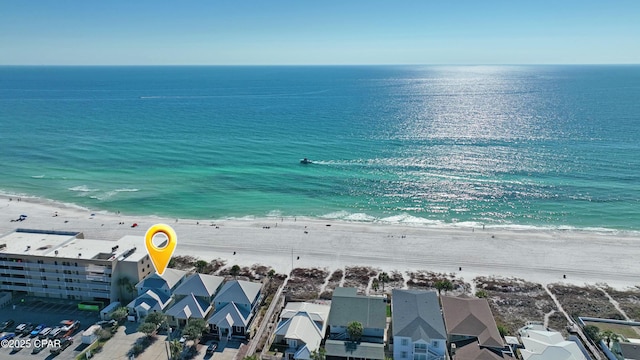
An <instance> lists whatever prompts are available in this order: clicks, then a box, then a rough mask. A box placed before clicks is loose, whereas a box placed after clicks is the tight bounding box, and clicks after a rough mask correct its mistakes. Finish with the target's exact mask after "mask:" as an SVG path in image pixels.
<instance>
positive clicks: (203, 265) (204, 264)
mask: <svg viewBox="0 0 640 360" xmlns="http://www.w3.org/2000/svg"><path fill="white" fill-rule="evenodd" d="M207 265H208V263H207V262H206V261H204V260H198V261H196V263H195V267H196V272H197V273H203V272H204V270H205V268H206V267H207Z"/></svg>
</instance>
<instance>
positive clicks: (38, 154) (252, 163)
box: [0, 66, 640, 230]
mask: <svg viewBox="0 0 640 360" xmlns="http://www.w3.org/2000/svg"><path fill="white" fill-rule="evenodd" d="M638 99H640V66H475V67H474V66H466V67H455V66H451V67H448V66H433V67H430V66H403V67H391V66H386V67H0V109H1V110H0V124H1V129H0V164H2V170H1V171H0V190H2V191H4V192H8V193H20V194H29V195H34V196H39V197H44V198H50V199H54V200H58V201H62V202H69V203H75V204H79V205H82V206H85V207H89V208H91V209H102V210H108V211H121V212H123V213H131V214H156V215H163V216H170V217H190V218H201V219H204V218H224V217H245V216H256V217H261V216H311V217H328V218H340V219H347V220H358V221H387V222H405V223H424V224H430V225H446V224H467V225H471V224H478V225H479V224H487V225H491V226H496V225H505V226H532V227H551V228H557V227H577V228H609V229H619V230H640V141H639V140H638V139H640V101H638ZM302 157H309V158H310V159H312V160H314V162H315V163H314V164H311V165H301V164H299V160H300V158H302Z"/></svg>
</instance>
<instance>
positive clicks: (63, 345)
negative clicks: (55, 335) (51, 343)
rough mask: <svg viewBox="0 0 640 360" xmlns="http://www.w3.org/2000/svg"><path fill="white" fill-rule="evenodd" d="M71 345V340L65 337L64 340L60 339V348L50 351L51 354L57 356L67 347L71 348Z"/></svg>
mask: <svg viewBox="0 0 640 360" xmlns="http://www.w3.org/2000/svg"><path fill="white" fill-rule="evenodd" d="M71 344H73V338H71V337H66V338H64V339H62V341H61V342H60V346H58V347H55V348H53V349H51V353H52V354H54V355H58V354H60V353H61V352H62V351H64V349H66V348H68V347H69V346H71Z"/></svg>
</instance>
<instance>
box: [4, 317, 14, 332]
mask: <svg viewBox="0 0 640 360" xmlns="http://www.w3.org/2000/svg"><path fill="white" fill-rule="evenodd" d="M15 323H16V322H15V321H13V320H11V319H9V320H7V321H5V322H3V323H2V324H0V331H5V330H7V329H8V328H9V327H10V326H11V325H13V324H15Z"/></svg>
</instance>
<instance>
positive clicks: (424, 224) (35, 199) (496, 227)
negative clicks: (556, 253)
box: [0, 191, 640, 241]
mask: <svg viewBox="0 0 640 360" xmlns="http://www.w3.org/2000/svg"><path fill="white" fill-rule="evenodd" d="M10 198H12V199H16V198H22V199H25V200H28V201H29V202H31V203H35V204H41V205H48V206H52V207H56V208H65V209H66V208H70V209H77V210H80V211H86V212H91V213H95V214H102V215H112V216H127V217H145V218H153V219H172V220H175V219H176V218H174V217H169V216H164V215H155V214H149V215H132V214H124V213H123V214H120V213H118V212H112V211H110V210H104V209H91V208H89V207H86V206H84V205H79V204H76V203H68V202H63V201H59V200H53V199H48V198H42V197H39V196H34V195H28V194H10V193H6V192H2V191H0V203H1V202H2V201H4V200H7V201H8V200H9V199H10ZM336 213H340V211H336V212H332V213H328V214H325V215H321V216H306V215H300V216H291V215H286V216H285V215H275V214H274V215H265V216H255V215H245V216H229V217H221V218H213V217H211V218H185V217H178V219H179V220H182V221H187V222H194V223H195V222H203V223H204V222H209V223H212V222H213V223H215V222H223V221H238V222H243V221H246V222H252V221H271V222H273V221H276V222H277V221H278V220H279V219H285V220H291V221H293V220H294V219H297V220H301V221H310V222H316V221H317V222H336V223H344V224H361V225H372V226H403V227H409V228H425V229H434V230H438V229H444V230H447V229H454V230H455V229H457V230H469V231H472V230H481V229H486V230H493V231H501V230H505V231H514V232H520V231H522V232H529V231H543V232H547V231H548V232H584V233H586V234H602V235H611V234H613V235H623V236H637V237H638V239H640V230H630V229H615V228H603V227H576V226H572V225H549V226H538V225H523V224H483V223H478V222H469V221H467V222H452V223H446V222H440V221H436V220H433V221H432V220H427V219H424V218H418V219H421V220H425V221H385V220H384V219H379V218H373V217H372V218H373V219H374V220H359V219H356V218H354V216H355V217H357V216H358V215H361V214H362V215H366V214H363V213H347V212H345V214H348V216H347V217H349V216H352V218H341V217H336V216H326V215H332V214H336ZM406 216H407V217H409V218H411V217H413V216H412V215H409V214H406ZM392 217H398V218H400V217H403V215H402V214H399V215H396V216H392ZM483 226H484V227H483ZM639 241H640V240H639Z"/></svg>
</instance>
